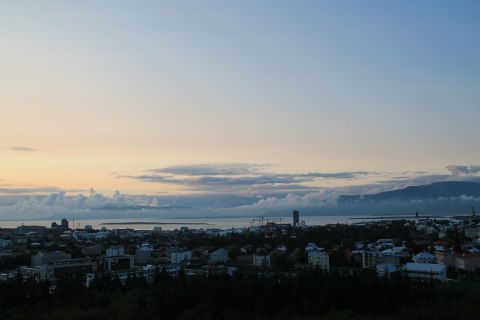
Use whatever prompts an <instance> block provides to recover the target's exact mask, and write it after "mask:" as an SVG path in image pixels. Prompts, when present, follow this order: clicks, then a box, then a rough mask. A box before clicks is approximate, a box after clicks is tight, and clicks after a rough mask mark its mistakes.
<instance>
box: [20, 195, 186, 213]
mask: <svg viewBox="0 0 480 320" xmlns="http://www.w3.org/2000/svg"><path fill="white" fill-rule="evenodd" d="M178 208H185V207H182V206H179V205H173V204H170V203H166V202H162V200H161V198H160V197H155V196H147V195H132V196H131V195H126V194H122V193H120V192H119V191H116V192H115V193H114V194H113V195H112V196H107V195H104V194H101V193H97V192H95V190H93V189H91V190H90V193H89V194H88V195H83V194H78V195H73V196H69V195H66V194H65V192H56V193H52V194H49V195H47V196H32V197H29V198H24V199H21V200H20V201H18V202H17V203H16V204H15V205H14V206H13V209H14V210H15V211H17V212H40V213H44V212H52V213H54V212H65V211H67V212H68V211H72V212H79V211H87V212H88V211H111V210H118V211H122V210H147V209H156V210H161V209H178Z"/></svg>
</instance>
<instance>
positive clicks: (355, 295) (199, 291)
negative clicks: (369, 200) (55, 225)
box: [0, 271, 480, 320]
mask: <svg viewBox="0 0 480 320" xmlns="http://www.w3.org/2000/svg"><path fill="white" fill-rule="evenodd" d="M479 298H480V286H479V285H478V284H477V283H475V282H468V283H448V284H440V283H430V282H411V281H408V280H407V279H404V278H402V277H393V278H392V279H378V278H376V276H375V275H374V274H370V273H362V274H356V275H349V276H343V275H339V274H337V273H335V272H333V273H330V274H323V273H320V272H311V271H306V272H303V273H301V274H299V275H298V276H296V277H294V278H293V277H287V276H279V275H278V276H270V277H260V278H259V277H258V276H253V275H246V274H239V275H237V276H234V277H230V276H227V275H210V276H209V277H185V276H180V277H178V278H171V277H168V276H166V275H162V274H160V275H158V276H157V277H156V279H155V282H154V283H153V284H150V285H147V284H146V283H145V282H144V281H143V280H140V279H129V280H128V281H127V284H126V285H125V286H122V285H121V284H120V282H119V281H118V280H111V281H110V280H99V281H96V282H94V283H93V284H92V285H91V286H90V288H86V287H84V286H83V283H82V282H81V281H79V280H76V279H63V280H62V281H60V282H59V283H58V284H57V285H56V286H55V288H54V289H52V287H51V285H50V284H49V283H46V282H40V283H37V282H34V281H22V280H21V279H17V280H14V281H10V282H5V283H1V284H0V319H72V320H74V319H89V320H93V319H418V318H422V319H423V318H425V319H451V318H456V319H467V318H469V316H472V315H478V314H480V304H479V303H478V301H479ZM470 318H471V317H470Z"/></svg>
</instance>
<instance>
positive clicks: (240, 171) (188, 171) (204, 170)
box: [148, 163, 268, 176]
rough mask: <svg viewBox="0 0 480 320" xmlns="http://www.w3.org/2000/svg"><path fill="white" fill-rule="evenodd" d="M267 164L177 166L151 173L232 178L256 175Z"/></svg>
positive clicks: (155, 170)
mask: <svg viewBox="0 0 480 320" xmlns="http://www.w3.org/2000/svg"><path fill="white" fill-rule="evenodd" d="M266 167H268V165H266V164H248V163H230V164H229V163H216V164H213V163H212V164H194V165H177V166H170V167H165V168H160V169H151V170H148V171H150V172H155V173H167V174H173V175H184V176H217V175H221V176H231V175H250V174H256V173H258V171H259V170H260V169H263V168H266Z"/></svg>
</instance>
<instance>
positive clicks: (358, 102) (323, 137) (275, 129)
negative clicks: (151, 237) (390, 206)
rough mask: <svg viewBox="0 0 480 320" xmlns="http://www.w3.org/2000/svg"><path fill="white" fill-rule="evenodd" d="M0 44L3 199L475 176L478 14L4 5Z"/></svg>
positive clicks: (299, 7)
mask: <svg viewBox="0 0 480 320" xmlns="http://www.w3.org/2000/svg"><path fill="white" fill-rule="evenodd" d="M0 39H1V40H2V41H0V73H1V74H2V77H0V96H1V98H0V99H1V117H0V158H1V159H2V160H1V162H0V179H2V180H3V181H4V183H5V184H8V185H11V186H21V187H24V186H54V187H58V188H60V189H62V188H65V189H87V188H89V187H94V188H96V189H98V190H100V191H104V192H111V191H112V190H115V189H120V190H122V191H125V192H130V193H147V194H149V193H156V192H164V191H165V190H166V191H168V192H172V186H171V185H161V184H158V185H157V184H151V183H145V182H142V181H135V180H134V179H131V180H129V179H119V178H118V174H117V175H115V174H112V172H115V173H118V172H120V173H121V175H122V176H128V175H138V174H141V173H142V172H144V170H149V169H155V168H162V167H168V166H173V165H192V164H198V163H200V164H211V163H222V164H225V163H250V164H269V166H267V167H266V169H265V170H266V171H267V172H268V171H269V170H270V172H273V171H275V172H283V173H291V172H293V173H301V172H327V173H328V172H330V173H332V172H333V173H334V172H345V171H363V170H365V171H369V172H373V171H381V172H402V171H403V170H409V171H414V170H419V171H428V172H432V173H443V172H445V171H444V167H445V166H447V165H453V164H466V165H476V164H479V163H480V139H479V138H480V126H479V119H480V58H479V57H480V41H479V39H480V2H479V1H397V2H393V1H2V2H0ZM18 147H24V148H32V149H34V150H33V151H31V152H18V150H19V149H15V148H18ZM15 150H17V151H15ZM358 179H359V181H360V182H362V183H366V181H363V180H362V179H363V178H362V177H359V178H358ZM343 183H346V184H349V183H351V181H346V182H344V181H334V182H332V181H330V180H329V181H323V182H320V185H319V186H324V185H326V186H330V185H334V186H338V185H342V184H343ZM175 188H177V186H175V187H174V188H173V190H176V189H175Z"/></svg>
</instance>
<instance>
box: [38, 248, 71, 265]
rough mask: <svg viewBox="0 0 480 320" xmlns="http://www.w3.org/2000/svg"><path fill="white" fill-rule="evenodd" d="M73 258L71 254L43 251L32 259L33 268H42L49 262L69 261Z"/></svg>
mask: <svg viewBox="0 0 480 320" xmlns="http://www.w3.org/2000/svg"><path fill="white" fill-rule="evenodd" d="M71 258H72V256H71V255H70V254H69V253H65V252H61V251H53V252H45V251H41V252H39V253H37V254H36V255H33V256H32V258H31V261H32V266H33V267H36V266H42V265H45V264H47V263H49V262H53V261H61V260H69V259H71Z"/></svg>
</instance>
